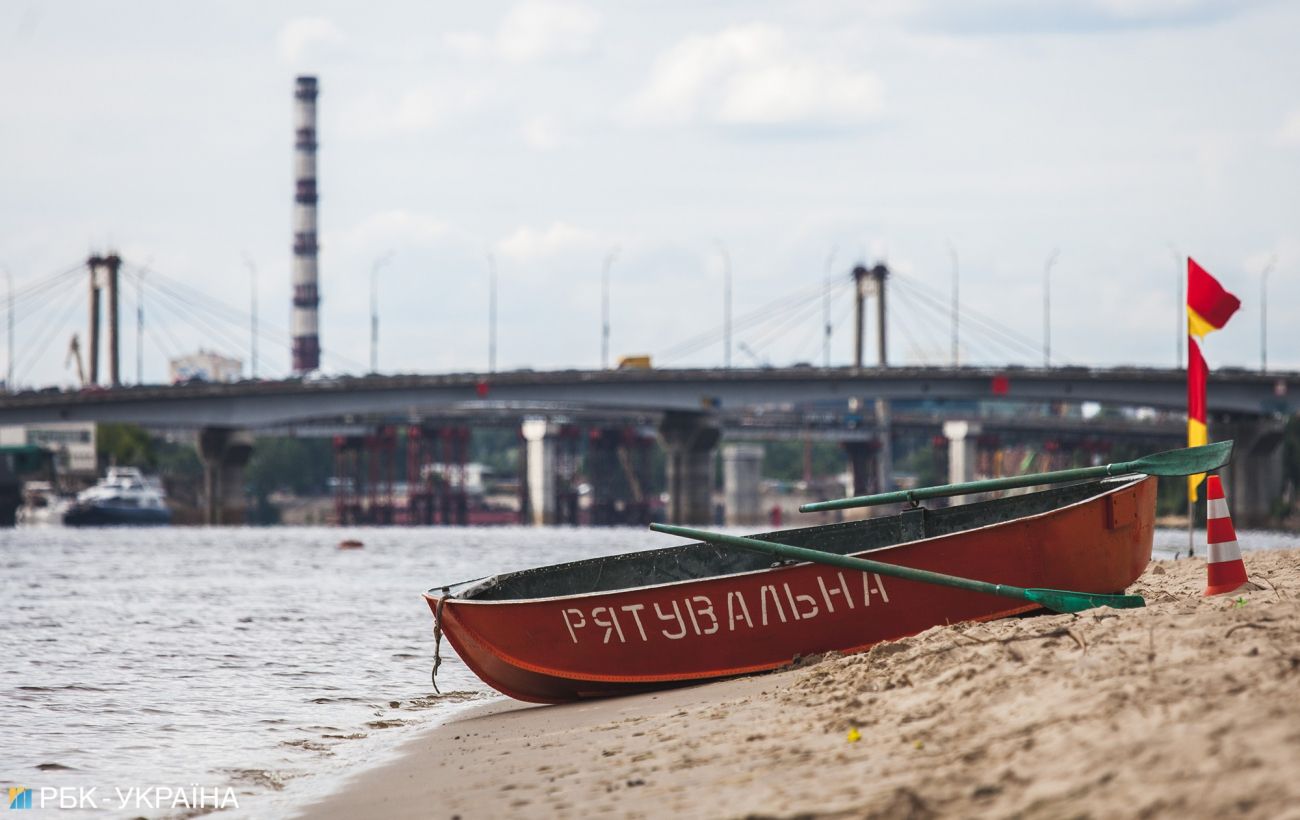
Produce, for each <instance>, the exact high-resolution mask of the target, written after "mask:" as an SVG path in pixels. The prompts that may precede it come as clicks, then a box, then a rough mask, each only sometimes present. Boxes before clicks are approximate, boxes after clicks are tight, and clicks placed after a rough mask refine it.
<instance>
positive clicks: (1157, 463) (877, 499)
mask: <svg viewBox="0 0 1300 820" xmlns="http://www.w3.org/2000/svg"><path fill="white" fill-rule="evenodd" d="M1231 457H1232V442H1231V441H1216V442H1215V443H1214V444H1206V445H1205V446H1203V447H1188V448H1185V449H1182V450H1167V451H1165V452H1163V453H1155V454H1154V455H1149V456H1143V457H1142V458H1139V459H1137V460H1135V461H1119V462H1116V463H1114V464H1101V465H1098V466H1096V467H1078V468H1076V469H1073V470H1056V471H1053V472H1050V473H1030V474H1028V475H1017V476H1010V477H1007V478H990V479H986V480H984V481H967V482H964V483H961V484H943V485H941V486H938V487H918V488H916V489H914V490H898V491H896V492H892V493H877V494H875V495H859V496H855V497H853V498H839V499H836V500H834V501H815V502H813V503H812V504H804V505H803V506H801V507H800V508H799V512H822V511H824V510H844V509H848V508H850V507H871V506H874V505H876V504H898V503H906V502H917V501H923V500H925V499H927V498H943V497H945V496H950V495H966V494H967V493H985V492H989V491H991V490H1011V489H1015V488H1016V487H1034V486H1037V485H1039V484H1060V483H1063V482H1066V481H1082V480H1083V479H1087V478H1104V477H1106V476H1111V475H1124V474H1126V473H1146V474H1147V475H1159V476H1180V475H1195V474H1196V473H1208V472H1210V471H1211V470H1217V469H1219V468H1220V467H1222V466H1223V465H1224V464H1227V463H1228V459H1229V458H1231Z"/></svg>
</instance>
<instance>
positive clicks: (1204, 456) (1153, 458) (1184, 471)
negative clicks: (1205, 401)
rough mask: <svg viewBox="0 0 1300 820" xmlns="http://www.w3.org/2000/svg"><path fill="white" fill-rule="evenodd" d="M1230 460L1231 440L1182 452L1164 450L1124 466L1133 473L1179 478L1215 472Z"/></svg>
mask: <svg viewBox="0 0 1300 820" xmlns="http://www.w3.org/2000/svg"><path fill="white" fill-rule="evenodd" d="M1231 458H1232V440H1231V439H1229V440H1228V441H1216V442H1214V443H1213V444H1205V445H1202V446H1200V447H1187V448H1185V449H1182V450H1166V451H1165V452H1163V453H1155V454H1153V455H1149V456H1143V457H1142V458H1139V459H1138V460H1137V461H1132V462H1129V463H1128V464H1127V465H1125V466H1130V467H1132V469H1133V471H1134V472H1141V473H1146V474H1147V475H1163V476H1180V475H1196V474H1197V473H1208V472H1211V471H1213V470H1217V469H1219V468H1220V467H1222V466H1223V465H1225V464H1227V463H1228V460H1229V459H1231Z"/></svg>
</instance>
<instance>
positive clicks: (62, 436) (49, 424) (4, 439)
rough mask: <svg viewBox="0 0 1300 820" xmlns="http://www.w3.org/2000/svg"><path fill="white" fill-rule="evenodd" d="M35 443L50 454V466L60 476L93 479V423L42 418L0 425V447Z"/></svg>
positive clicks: (95, 473)
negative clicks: (45, 419) (36, 421)
mask: <svg viewBox="0 0 1300 820" xmlns="http://www.w3.org/2000/svg"><path fill="white" fill-rule="evenodd" d="M24 444H35V445H37V446H39V447H44V448H45V449H47V450H49V451H51V452H53V453H54V468H55V471H56V472H57V473H58V474H59V475H61V476H78V477H83V478H86V477H88V478H95V477H96V475H97V473H98V467H97V465H96V462H95V423H94V422H93V421H46V422H41V423H39V424H6V425H3V426H0V446H4V447H14V446H21V445H24Z"/></svg>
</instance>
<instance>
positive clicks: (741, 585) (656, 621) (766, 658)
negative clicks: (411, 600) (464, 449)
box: [425, 475, 1156, 703]
mask: <svg viewBox="0 0 1300 820" xmlns="http://www.w3.org/2000/svg"><path fill="white" fill-rule="evenodd" d="M1155 498H1156V479H1155V478H1154V477H1148V476H1144V475H1137V476H1127V477H1123V478H1106V479H1102V480H1099V481H1088V482H1083V483H1078V484H1071V485H1066V486H1059V487H1054V488H1051V489H1047V490H1043V491H1040V492H1034V493H1030V494H1026V495H1018V496H1012V497H1007V498H1000V499H995V500H991V501H983V502H978V503H973V504H964V505H960V506H955V507H948V508H943V509H926V508H924V507H918V508H914V509H909V510H906V511H904V512H902V513H900V514H898V515H895V516H891V517H886V518H875V519H868V520H863V521H851V522H845V523H841V524H831V525H826V526H818V527H808V528H804V529H795V530H785V531H781V532H775V533H767V534H764V535H758V536H755V537H756V538H759V539H762V540H765V541H770V542H775V543H778V544H788V545H793V546H800V547H807V548H810V549H816V550H821V551H825V552H832V553H838V554H841V555H852V556H860V557H863V558H870V559H871V560H874V561H879V562H883V563H890V564H897V565H900V566H906V567H912V568H917V569H925V570H931V571H934V572H941V573H947V574H951V575H957V576H963V577H967V578H973V579H980V580H985V581H989V582H993V583H998V584H1013V585H1017V586H1021V587H1050V588H1058V589H1068V590H1076V591H1079V592H1092V593H1114V592H1119V591H1122V590H1123V589H1124V588H1126V587H1127V586H1128V585H1129V584H1131V583H1132V582H1133V581H1134V580H1136V578H1137V577H1138V576H1139V575H1140V574H1141V573H1142V571H1143V569H1145V567H1146V566H1147V564H1148V563H1149V561H1150V559H1151V544H1152V536H1153V532H1154V529H1153V521H1154V515H1155ZM425 597H426V599H427V600H428V602H429V605H430V607H431V608H433V610H434V614H435V619H436V623H437V625H438V627H439V628H440V630H441V632H442V634H445V635H446V637H447V639H448V641H449V642H450V643H451V644H452V646H453V647H454V648H455V650H456V652H457V654H458V655H459V656H460V657H461V659H462V660H463V661H464V662H465V663H466V665H468V666H469V668H470V669H471V670H473V671H474V673H475V674H477V675H478V676H479V677H480V678H482V679H483V680H484V681H485V682H486V683H488V684H489V685H491V686H492V687H493V688H495V689H497V690H498V691H500V692H503V693H504V694H507V695H510V696H511V697H514V698H517V699H520V700H526V701H533V702H539V703H558V702H565V701H571V700H576V699H580V698H586V697H603V696H610V695H619V694H627V693H632V692H637V691H643V690H646V689H653V688H663V687H667V686H673V685H680V684H684V683H690V682H697V681H704V680H709V679H714V678H722V677H729V676H734V675H740V674H746V673H751V672H759V671H764V670H770V669H776V668H779V667H782V666H785V665H788V664H790V663H791V662H792V661H793V660H795V659H797V658H798V657H800V656H805V655H809V654H815V653H821V652H827V651H840V652H858V651H862V650H864V649H867V648H869V647H870V646H872V645H873V644H876V643H879V642H881V641H885V640H891V639H896V638H900V637H904V636H906V635H912V634H916V633H918V632H921V631H924V630H925V629H928V628H930V627H932V626H936V625H942V624H945V623H955V622H958V621H971V620H991V619H994V618H1002V617H1007V616H1010V615H1016V614H1020V613H1024V612H1029V611H1031V610H1034V609H1036V608H1037V606H1036V605H1034V604H1029V603H1026V602H1025V601H1020V600H1011V599H1008V598H1005V597H999V596H995V595H989V594H984V593H980V592H972V591H970V590H964V589H954V588H950V587H944V586H936V585H933V584H928V583H920V582H917V581H912V580H899V579H895V578H882V577H881V576H879V575H876V574H875V573H864V572H855V571H853V570H845V569H837V568H835V567H828V566H825V565H822V564H809V563H796V562H790V561H776V562H774V561H773V559H772V558H771V557H770V556H765V555H760V554H756V553H752V552H747V551H737V550H734V549H730V548H724V547H718V546H714V545H712V544H706V543H694V544H686V545H681V546H674V547H667V548H663V549H655V550H649V551H646V552H636V553H629V554H624V555H616V556H608V557H602V558H594V559H589V560H585V561H576V562H571V563H566V564H558V565H554V566H548V567H540V568H536V569H529V570H524V571H521V572H515V573H510V574H506V575H498V576H494V577H492V578H488V579H485V580H481V581H478V582H473V583H468V584H462V585H452V586H448V587H442V588H435V589H433V590H430V591H429V592H428V593H426V595H425Z"/></svg>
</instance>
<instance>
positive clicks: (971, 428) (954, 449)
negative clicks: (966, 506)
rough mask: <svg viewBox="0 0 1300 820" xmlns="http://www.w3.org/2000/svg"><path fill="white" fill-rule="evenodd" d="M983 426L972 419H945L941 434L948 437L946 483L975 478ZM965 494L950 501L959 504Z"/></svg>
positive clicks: (956, 482)
mask: <svg viewBox="0 0 1300 820" xmlns="http://www.w3.org/2000/svg"><path fill="white" fill-rule="evenodd" d="M982 431H983V428H982V427H981V426H980V424H979V423H978V422H974V421H945V422H944V423H943V434H944V436H945V437H946V438H947V439H948V483H949V484H960V483H962V482H964V481H974V480H975V469H976V465H977V464H978V463H979V452H978V450H977V447H978V444H979V436H980V433H981V432H982ZM964 500H965V496H954V497H953V498H952V501H951V502H950V503H952V504H960V503H962V502H963V501H964Z"/></svg>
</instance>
